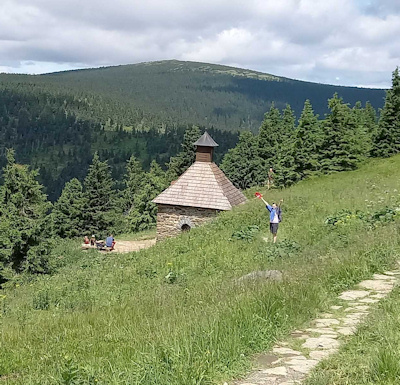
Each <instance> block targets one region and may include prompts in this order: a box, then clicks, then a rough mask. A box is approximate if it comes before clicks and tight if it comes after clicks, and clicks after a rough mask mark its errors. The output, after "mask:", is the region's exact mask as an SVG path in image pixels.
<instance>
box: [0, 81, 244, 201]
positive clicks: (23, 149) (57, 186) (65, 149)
mask: <svg viewBox="0 0 400 385" xmlns="http://www.w3.org/2000/svg"><path fill="white" fill-rule="evenodd" d="M0 77H1V75H0ZM65 92H66V91H65ZM89 102H90V103H99V104H100V106H101V104H102V103H103V102H104V101H102V100H100V101H99V100H92V99H90V98H89V99H88V100H86V99H82V98H78V99H76V98H75V97H73V96H71V95H69V94H67V93H53V92H52V90H43V89H42V88H40V87H36V86H35V87H33V86H27V87H22V86H21V85H20V84H11V85H10V84H8V85H7V87H6V88H5V89H3V88H2V84H1V83H0V167H3V166H4V165H5V157H4V153H5V149H6V148H14V149H15V152H16V159H17V161H18V162H20V163H25V164H30V165H31V166H32V167H34V168H35V169H36V168H37V169H40V175H39V182H40V183H42V184H43V185H44V186H45V192H46V193H47V194H48V196H49V199H50V200H51V201H55V200H57V199H58V197H59V196H60V193H61V190H62V188H63V187H64V185H65V183H66V182H67V181H69V180H70V179H72V178H78V179H79V180H80V181H82V180H83V179H84V177H85V171H86V170H87V168H88V167H89V165H90V162H91V160H92V157H93V154H94V152H96V151H97V152H98V154H99V156H100V158H101V159H107V160H108V162H109V165H110V168H111V173H112V176H113V178H114V180H116V181H117V183H116V187H118V188H122V187H123V181H122V179H123V174H124V171H125V163H126V161H127V160H128V159H129V158H130V157H131V155H134V156H135V157H136V158H137V159H138V161H140V163H141V164H142V166H143V168H144V169H146V170H148V168H149V167H150V162H151V161H152V160H153V159H155V160H157V162H158V163H159V164H162V165H164V164H165V163H167V162H168V161H169V159H170V157H171V156H174V155H175V154H177V153H178V152H179V151H180V150H181V142H182V138H183V135H184V133H185V130H186V128H187V126H186V125H182V126H177V125H173V126H172V125H171V126H168V125H164V126H163V127H162V128H158V127H154V126H152V125H149V126H146V127H142V128H141V129H140V130H135V129H132V128H131V127H126V126H125V127H123V129H121V125H120V124H119V125H116V124H112V125H111V124H110V122H109V120H108V117H107V119H106V118H104V120H102V118H103V117H102V115H98V116H91V118H90V120H88V119H86V118H85V119H84V116H83V115H82V111H86V110H90V111H91V114H92V113H93V111H92V107H93V105H92V104H90V105H89V104H88V103H89ZM96 106H97V105H96ZM209 132H210V134H211V135H212V136H213V137H214V139H215V140H217V142H218V143H219V145H220V146H219V147H218V151H217V154H216V157H215V159H216V161H217V162H219V161H220V159H221V158H222V156H223V154H224V153H225V152H226V151H227V150H228V149H229V148H231V147H233V146H234V145H235V144H236V141H237V137H238V134H237V133H231V132H227V131H225V132H222V131H219V130H215V129H210V130H209Z"/></svg>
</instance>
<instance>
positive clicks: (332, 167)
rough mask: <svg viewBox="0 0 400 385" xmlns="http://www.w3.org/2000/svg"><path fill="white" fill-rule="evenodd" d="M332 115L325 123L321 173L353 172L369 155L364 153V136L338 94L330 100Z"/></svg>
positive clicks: (327, 117)
mask: <svg viewBox="0 0 400 385" xmlns="http://www.w3.org/2000/svg"><path fill="white" fill-rule="evenodd" d="M328 104H329V108H330V110H331V112H330V114H328V115H327V116H326V119H325V121H324V123H323V140H322V145H321V151H320V154H319V156H320V159H319V163H320V165H321V171H323V172H334V171H345V170H353V169H355V168H356V166H357V163H358V162H359V161H360V160H362V159H363V158H365V157H366V156H367V154H366V153H365V152H364V151H363V142H364V139H365V138H364V136H363V135H362V133H361V132H360V130H359V127H358V125H357V121H356V117H355V115H354V113H352V111H351V109H350V108H349V107H348V106H347V105H346V104H344V103H343V100H342V99H341V98H339V96H338V95H337V94H335V95H334V96H333V98H332V99H329V103H328Z"/></svg>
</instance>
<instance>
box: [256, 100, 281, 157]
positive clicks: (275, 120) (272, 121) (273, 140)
mask: <svg viewBox="0 0 400 385" xmlns="http://www.w3.org/2000/svg"><path fill="white" fill-rule="evenodd" d="M281 127H282V117H281V114H280V112H279V110H278V109H277V108H276V107H275V105H274V104H272V105H271V108H270V110H269V111H268V112H267V113H266V114H265V115H264V120H263V122H262V124H261V127H260V130H259V133H258V151H259V155H260V157H261V158H262V159H263V160H264V161H265V162H266V163H273V162H274V161H275V160H276V149H277V144H278V141H279V140H280V137H281Z"/></svg>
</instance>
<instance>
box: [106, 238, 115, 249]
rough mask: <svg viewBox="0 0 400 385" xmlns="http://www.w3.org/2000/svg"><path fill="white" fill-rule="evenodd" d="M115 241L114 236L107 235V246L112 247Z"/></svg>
mask: <svg viewBox="0 0 400 385" xmlns="http://www.w3.org/2000/svg"><path fill="white" fill-rule="evenodd" d="M113 242H114V238H113V237H107V239H106V246H107V247H112V244H113Z"/></svg>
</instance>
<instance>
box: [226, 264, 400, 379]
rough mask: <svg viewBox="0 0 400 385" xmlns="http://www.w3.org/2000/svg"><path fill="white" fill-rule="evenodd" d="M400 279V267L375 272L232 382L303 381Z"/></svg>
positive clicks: (353, 331) (344, 340)
mask: <svg viewBox="0 0 400 385" xmlns="http://www.w3.org/2000/svg"><path fill="white" fill-rule="evenodd" d="M399 278H400V270H394V271H387V272H385V273H384V274H374V276H373V279H370V280H366V281H362V282H360V283H359V284H358V285H357V288H356V289H354V290H349V291H345V292H343V293H342V294H341V295H339V297H338V299H337V304H336V305H335V306H332V307H331V312H330V313H326V314H322V315H321V316H320V318H317V319H315V320H313V321H312V322H311V323H310V325H309V327H308V328H305V329H302V330H296V331H294V332H293V333H292V334H291V336H290V337H289V338H288V340H287V341H285V342H280V343H278V344H276V345H275V346H274V347H273V349H272V351H271V352H270V353H265V354H260V355H258V356H257V357H256V361H257V362H256V368H255V369H256V370H255V371H253V372H252V373H251V374H250V375H249V376H247V377H246V378H245V379H244V380H239V381H235V382H233V383H232V385H278V384H279V385H294V384H301V383H302V382H303V381H304V380H305V379H306V377H307V375H308V373H309V372H310V371H311V370H312V369H313V368H314V367H315V366H316V365H317V364H318V363H319V362H320V361H322V360H324V359H326V358H327V357H329V356H330V355H331V354H334V353H336V352H337V351H338V349H339V347H340V346H341V345H342V344H343V343H345V342H346V340H347V339H348V336H350V335H352V334H354V333H355V331H356V328H357V325H358V324H359V323H360V322H362V320H363V318H364V317H366V316H367V315H368V314H369V312H370V307H371V306H373V305H374V304H375V303H377V302H379V301H380V300H381V299H382V298H384V297H386V296H387V295H388V294H389V293H390V292H391V291H392V290H393V287H394V286H395V284H396V283H398V280H399ZM224 385H228V384H227V383H225V384H224Z"/></svg>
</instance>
